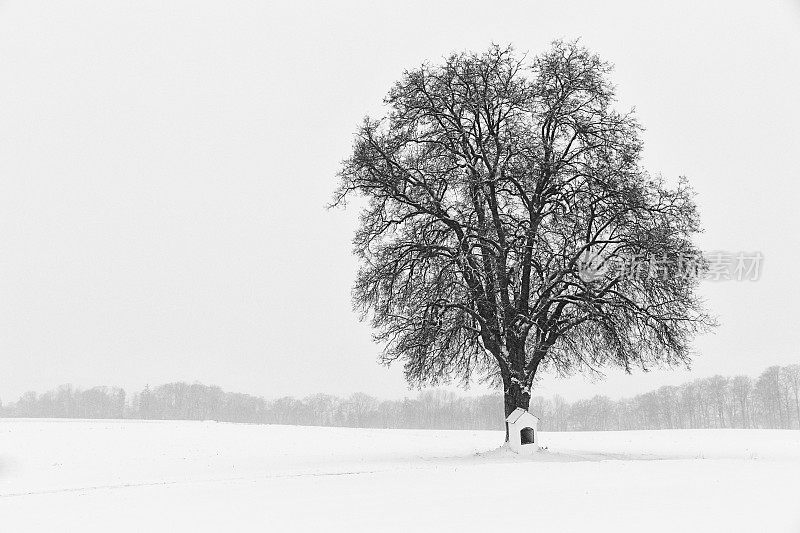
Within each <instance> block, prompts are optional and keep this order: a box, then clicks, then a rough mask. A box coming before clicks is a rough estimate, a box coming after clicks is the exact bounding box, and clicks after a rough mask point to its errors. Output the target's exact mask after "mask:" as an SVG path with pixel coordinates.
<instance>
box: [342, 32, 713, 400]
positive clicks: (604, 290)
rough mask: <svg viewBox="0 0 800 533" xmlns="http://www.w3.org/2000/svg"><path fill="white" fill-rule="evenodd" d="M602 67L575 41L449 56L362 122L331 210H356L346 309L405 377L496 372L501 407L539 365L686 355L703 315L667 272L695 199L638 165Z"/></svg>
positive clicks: (694, 220)
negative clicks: (355, 198) (352, 202)
mask: <svg viewBox="0 0 800 533" xmlns="http://www.w3.org/2000/svg"><path fill="white" fill-rule="evenodd" d="M610 70H611V67H610V66H609V64H607V63H605V62H603V61H601V60H600V59H599V58H598V57H597V56H596V55H594V54H592V53H591V52H589V51H588V50H587V49H585V48H583V47H582V46H580V45H579V44H578V43H576V42H562V41H557V42H555V43H553V45H552V47H551V48H550V49H549V50H547V51H546V52H545V53H543V54H540V55H538V56H535V57H532V58H529V57H527V56H525V55H519V54H517V53H515V52H514V50H513V49H512V48H510V47H507V48H504V47H500V46H492V47H491V48H489V49H488V50H487V51H485V52H482V53H467V52H464V53H457V54H453V55H451V56H449V57H447V58H445V59H444V60H443V62H442V63H440V64H424V65H422V66H420V67H419V68H416V69H413V70H410V71H407V72H405V73H404V74H403V76H402V78H401V79H400V81H398V82H397V83H396V84H395V85H394V87H392V89H391V90H390V92H389V94H388V96H387V97H386V99H385V103H386V106H387V108H388V113H387V114H386V116H384V117H381V118H377V119H373V118H366V119H365V120H364V122H363V124H362V125H361V127H360V128H359V130H358V132H357V133H356V136H355V142H354V146H353V151H352V154H351V155H350V156H349V157H348V158H347V159H346V160H345V162H344V163H343V166H342V169H341V171H340V186H339V188H338V190H337V192H336V194H335V200H334V204H339V203H343V202H345V201H346V200H347V198H348V197H349V196H351V195H352V194H357V195H361V196H363V197H365V198H366V200H367V204H366V207H365V208H364V210H363V212H362V214H361V222H360V226H359V228H358V230H357V233H356V235H355V238H354V248H355V253H356V254H357V256H358V257H359V259H360V263H361V268H360V270H359V273H358V276H357V280H356V284H355V287H354V300H355V303H356V306H357V307H358V309H360V310H361V311H362V312H363V313H364V316H365V317H366V316H369V317H370V318H371V320H372V323H373V325H374V327H375V331H376V338H377V339H378V340H379V341H381V342H383V343H384V345H385V346H386V348H385V351H384V353H383V355H382V360H383V361H384V362H386V363H391V362H393V361H396V360H400V361H402V362H403V364H404V369H405V374H406V377H407V379H408V380H409V381H410V382H411V383H414V384H423V383H433V384H435V383H437V382H439V381H442V380H447V379H452V378H455V379H460V380H463V381H468V380H470V379H471V378H472V377H474V376H476V375H479V376H488V377H490V378H496V379H498V381H501V382H502V384H503V387H504V392H505V397H506V412H507V413H508V412H510V411H512V410H513V409H514V408H515V407H520V406H521V407H524V408H527V407H528V402H529V400H530V393H531V387H532V385H533V382H534V379H535V376H536V374H537V372H538V371H539V370H540V369H543V368H552V369H555V370H557V371H559V372H569V371H572V370H576V369H592V370H596V369H599V368H600V367H601V366H603V365H606V364H614V365H618V366H621V367H623V368H625V369H626V370H630V369H631V368H632V367H634V366H637V365H638V366H642V367H646V366H647V365H650V364H667V365H669V364H681V363H687V362H688V361H689V359H690V341H691V339H692V336H693V335H694V334H695V333H696V332H698V331H699V330H702V329H704V328H706V327H707V326H709V325H711V323H712V321H711V320H710V319H709V317H708V316H707V314H706V313H705V311H704V310H703V308H702V305H701V302H700V300H699V298H698V297H697V296H696V294H695V288H696V284H697V277H695V276H691V275H686V273H685V272H683V271H682V265H684V264H685V262H686V259H687V258H697V257H699V251H698V250H697V249H696V247H695V246H694V244H693V242H692V238H693V235H694V234H695V233H697V232H698V231H699V230H700V224H699V217H698V213H697V209H696V206H695V203H694V201H693V193H692V190H691V188H690V187H689V185H688V183H687V181H686V180H685V179H683V178H681V179H680V180H678V181H677V183H676V185H675V186H673V187H670V186H668V184H667V183H666V182H665V181H664V180H662V179H661V178H660V177H657V176H653V175H650V174H648V173H647V172H646V171H645V170H644V169H643V168H642V167H641V164H640V160H641V152H642V142H641V139H640V131H641V127H640V125H639V124H638V123H637V121H636V119H635V117H634V115H633V113H632V112H627V113H621V112H619V111H617V110H616V109H615V108H614V102H615V98H614V88H613V86H612V85H611V83H610V82H609V80H608V74H609V72H610ZM637 258H638V262H636V263H635V264H636V265H637V269H638V268H639V267H641V265H642V264H646V265H647V268H646V269H645V271H638V270H637V271H635V272H632V271H631V269H630V268H620V265H631V264H634V261H633V260H634V259H637ZM700 268H702V267H700ZM587 274H588V275H587Z"/></svg>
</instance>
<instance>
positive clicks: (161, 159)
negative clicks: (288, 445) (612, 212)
mask: <svg viewBox="0 0 800 533" xmlns="http://www.w3.org/2000/svg"><path fill="white" fill-rule="evenodd" d="M559 37H563V38H568V39H571V38H576V37H581V38H582V40H583V43H584V44H585V45H586V46H588V47H589V48H591V49H592V50H594V51H595V52H597V53H599V54H600V55H601V56H602V57H603V58H605V59H607V60H609V61H611V62H613V63H614V64H615V65H616V71H615V73H614V75H613V80H614V82H615V83H616V84H617V85H618V94H619V97H620V107H621V108H628V107H631V106H636V108H637V112H638V116H639V118H640V120H641V122H642V123H643V124H644V125H645V126H646V128H647V131H646V133H645V135H644V138H645V164H646V167H647V168H648V169H649V170H651V171H652V172H661V173H662V174H663V175H664V176H667V177H670V178H674V177H676V176H678V175H681V174H685V175H687V176H688V177H689V178H690V180H691V182H692V184H693V185H694V186H695V188H696V189H697V192H698V194H699V198H698V199H699V203H700V206H701V211H702V216H703V222H704V225H705V228H706V232H705V233H704V234H703V235H702V237H701V245H702V247H703V248H704V249H706V250H715V249H722V250H730V251H740V250H741V251H760V252H762V253H763V254H764V264H763V272H762V279H761V280H759V281H757V282H749V283H748V282H739V283H736V282H727V283H706V284H704V286H703V293H704V294H705V295H706V297H707V298H708V304H709V307H710V309H711V311H712V312H713V313H714V314H716V315H718V316H719V319H720V323H721V326H720V327H719V328H718V329H717V331H716V332H715V333H714V334H712V335H707V336H705V337H703V338H699V339H698V340H697V342H696V348H697V350H698V351H699V352H700V356H699V357H698V358H697V359H696V361H695V364H694V367H693V371H692V373H691V374H689V373H687V372H685V371H673V372H663V371H658V372H650V373H649V374H643V373H641V372H636V373H635V374H634V375H632V376H624V375H621V374H620V373H618V372H612V373H610V374H609V376H608V378H607V379H606V380H604V381H600V382H592V381H588V380H586V379H584V378H580V377H579V378H572V379H568V380H557V379H549V378H548V379H545V380H544V381H543V382H542V383H541V386H540V392H541V393H543V394H545V395H550V394H554V393H561V394H563V395H564V396H566V397H568V398H576V397H584V396H591V395H594V394H607V395H610V396H612V397H617V396H620V395H630V394H634V393H637V392H642V391H645V390H648V389H650V388H653V387H656V386H658V385H661V384H664V383H680V382H682V381H685V380H687V379H690V378H691V377H694V376H697V377H700V376H708V375H712V374H715V373H722V374H735V373H746V374H751V375H754V374H756V373H757V372H759V371H760V370H762V369H763V368H764V367H766V366H768V365H770V364H787V363H791V362H800V350H799V349H798V341H800V324H798V313H797V310H796V307H797V305H798V303H800V288H798V278H800V276H799V275H798V274H800V238H798V235H800V217H798V211H800V203H798V200H800V198H798V196H799V195H798V193H799V192H800V172H798V161H797V159H798V156H800V132H799V131H800V105H798V104H800V4H799V3H798V2H796V1H790V0H785V1H763V2H754V1H747V2H732V1H719V2H712V1H702V2H696V1H692V2H681V1H671V2H658V3H657V2H642V1H631V2H608V1H604V2H597V1H595V0H592V1H586V2H532V1H520V2H503V3H502V4H501V3H492V2H472V1H464V0H459V1H454V2H427V1H404V2H385V3H379V2H361V3H357V2H346V1H342V0H339V1H336V2H318V3H310V2H308V3H307V2H281V3H280V5H279V4H278V3H269V2H256V1H251V2H244V1H242V2H236V1H233V2H229V1H226V2H222V1H216V2H212V1H205V0H203V1H198V0H191V1H163V0H159V1H150V0H137V1H136V2H121V1H111V0H98V1H93V2H88V1H62V2H52V1H48V2H41V1H37V0H6V1H2V0H0V397H2V399H3V400H4V401H12V400H15V399H16V398H17V397H18V396H19V394H21V393H22V392H24V391H25V390H37V391H40V392H41V391H44V390H46V389H48V388H52V387H55V386H57V385H59V384H61V383H73V384H75V385H78V386H82V387H86V386H91V385H98V384H104V385H120V386H124V387H126V388H129V389H135V388H139V387H142V386H143V385H144V384H145V383H150V384H158V383H163V382H166V381H171V380H185V381H195V380H197V381H201V382H205V383H215V384H219V385H221V386H222V387H223V388H225V389H228V390H234V391H241V392H249V393H254V394H259V395H264V396H267V397H275V396H279V395H284V394H293V395H296V396H303V395H306V394H309V393H312V392H318V391H323V392H331V393H336V394H348V393H351V392H354V391H364V392H367V393H371V394H374V395H377V396H381V397H401V396H403V395H405V394H409V393H408V392H407V389H406V386H405V384H404V382H403V379H402V369H401V368H400V367H396V368H390V369H386V368H384V367H381V366H379V365H378V364H377V363H376V353H377V352H378V347H377V346H375V345H374V344H373V343H372V341H371V338H370V330H369V327H368V325H367V324H362V323H359V322H358V318H357V316H356V315H355V314H354V313H353V312H352V311H351V306H350V296H349V291H350V286H351V283H352V280H353V277H354V274H355V268H356V263H355V260H354V259H353V257H352V256H351V254H350V250H351V245H350V240H351V236H352V232H353V229H354V227H355V223H356V215H357V213H356V212H354V211H344V212H343V211H340V210H335V211H326V210H325V209H324V205H325V203H326V202H327V201H328V200H329V199H330V195H331V192H332V190H333V188H334V186H335V177H334V175H335V173H336V171H337V168H338V165H339V161H340V160H341V159H343V158H344V157H345V156H346V155H347V152H348V149H349V147H350V146H351V140H352V133H353V132H354V130H355V127H356V126H357V124H358V123H359V122H360V120H361V118H362V117H363V116H364V114H366V113H376V112H379V111H380V101H381V99H382V97H383V96H384V94H385V93H386V91H387V90H388V89H389V87H390V85H391V84H392V82H393V81H395V80H396V79H397V78H398V77H399V75H400V74H401V73H402V71H403V70H404V69H406V68H412V67H414V66H417V65H418V64H419V63H421V62H422V61H424V60H436V59H437V58H440V57H441V56H443V55H445V54H447V53H448V52H450V51H453V50H464V49H476V50H479V49H483V48H485V47H487V46H488V45H489V44H490V43H491V42H492V41H494V42H498V43H513V44H514V45H515V46H516V47H517V48H518V49H519V50H523V51H524V50H527V51H530V52H533V53H536V52H539V51H541V50H543V49H544V48H545V47H546V46H547V45H548V43H549V42H550V41H551V40H553V39H554V38H559ZM473 390H475V389H473Z"/></svg>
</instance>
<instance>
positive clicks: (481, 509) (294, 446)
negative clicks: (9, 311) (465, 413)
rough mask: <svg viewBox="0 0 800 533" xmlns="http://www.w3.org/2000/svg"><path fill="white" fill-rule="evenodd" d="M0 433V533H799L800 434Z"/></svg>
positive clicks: (6, 427)
mask: <svg viewBox="0 0 800 533" xmlns="http://www.w3.org/2000/svg"><path fill="white" fill-rule="evenodd" d="M540 439H541V442H542V444H543V445H544V446H547V448H548V449H547V450H543V451H541V452H540V453H537V454H535V455H533V456H531V457H518V456H516V455H514V454H512V453H511V452H508V451H506V450H503V449H498V445H499V444H500V441H501V440H502V434H501V433H500V432H490V431H411V430H364V429H346V428H317V427H290V426H259V425H247V424H223V423H214V422H173V421H163V422H161V421H105V420H101V421H88V420H31V419H19V420H13V419H11V420H9V419H0V531H2V532H4V533H6V532H8V533H11V532H17V531H193V532H194V531H276V532H277V531H315V530H316V531H403V532H411V531H461V532H463V531H487V532H490V531H491V532H494V531H504V530H505V531H539V532H567V531H576V532H589V531H613V532H615V533H616V532H622V531H636V532H654V531H669V532H673V533H674V532H680V533H690V532H695V531H697V532H703V533H708V532H717V531H719V532H739V531H741V532H754V531H756V532H765V533H766V532H770V533H772V532H782V531H785V532H793V533H797V532H800V431H774V430H718V431H717V430H696V431H689V430H676V431H632V432H596V433H593V432H588V433H542V434H541V435H540Z"/></svg>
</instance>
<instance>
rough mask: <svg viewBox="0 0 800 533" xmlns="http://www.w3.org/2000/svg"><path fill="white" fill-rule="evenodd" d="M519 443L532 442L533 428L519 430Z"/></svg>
mask: <svg viewBox="0 0 800 533" xmlns="http://www.w3.org/2000/svg"><path fill="white" fill-rule="evenodd" d="M519 443H520V444H533V428H522V429H521V430H520V431H519Z"/></svg>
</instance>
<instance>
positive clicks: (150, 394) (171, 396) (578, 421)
mask: <svg viewBox="0 0 800 533" xmlns="http://www.w3.org/2000/svg"><path fill="white" fill-rule="evenodd" d="M502 409H503V398H502V395H500V394H487V395H483V396H458V395H456V394H454V393H452V392H448V391H442V390H428V391H423V392H421V393H419V395H418V396H417V397H416V398H405V399H403V400H379V399H377V398H374V397H372V396H369V395H366V394H362V393H357V394H352V395H350V396H349V397H347V398H338V397H336V396H331V395H328V394H315V395H313V396H309V397H307V398H303V399H302V400H298V399H295V398H291V397H285V398H279V399H276V400H265V399H264V398H259V397H256V396H250V395H248V394H239V393H232V392H225V391H223V390H222V389H221V388H219V387H217V386H208V385H202V384H199V383H194V384H187V383H168V384H166V385H160V386H158V387H154V388H150V387H145V388H144V390H142V391H141V392H137V393H135V394H132V395H128V394H126V392H125V391H124V390H122V389H120V388H116V387H94V388H91V389H88V390H81V389H77V388H75V387H72V386H71V385H63V386H61V387H59V388H58V389H56V390H53V391H50V392H46V393H44V394H36V393H35V392H27V393H25V394H23V395H22V397H21V398H20V399H19V400H18V401H17V402H16V403H11V404H8V405H0V416H5V417H54V418H135V419H148V420H218V421H225V422H251V423H259V424H299V425H319V426H347V427H371V428H409V429H411V428H420V429H434V428H436V429H501V428H502V417H501V416H500V415H501V414H502ZM530 409H531V411H532V412H534V413H535V414H537V415H539V416H540V418H541V422H540V427H541V429H544V430H549V431H571V430H578V431H580V430H623V429H677V428H791V429H796V428H798V427H800V365H791V366H785V367H779V366H772V367H770V368H768V369H766V370H765V371H764V372H763V373H762V374H761V375H760V376H759V377H758V378H756V379H753V378H750V377H749V376H735V377H732V378H731V377H724V376H714V377H710V378H704V379H697V380H694V381H691V382H689V383H685V384H684V385H681V386H664V387H661V388H659V389H657V390H654V391H652V392H648V393H645V394H640V395H637V396H634V397H633V398H625V399H621V400H612V399H610V398H608V397H606V396H595V397H594V398H591V399H586V400H578V401H575V402H567V401H566V400H564V399H563V398H561V397H560V396H554V397H553V398H543V397H534V398H533V399H532V400H531V405H530Z"/></svg>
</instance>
